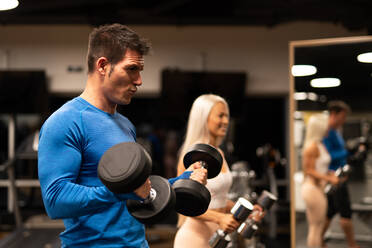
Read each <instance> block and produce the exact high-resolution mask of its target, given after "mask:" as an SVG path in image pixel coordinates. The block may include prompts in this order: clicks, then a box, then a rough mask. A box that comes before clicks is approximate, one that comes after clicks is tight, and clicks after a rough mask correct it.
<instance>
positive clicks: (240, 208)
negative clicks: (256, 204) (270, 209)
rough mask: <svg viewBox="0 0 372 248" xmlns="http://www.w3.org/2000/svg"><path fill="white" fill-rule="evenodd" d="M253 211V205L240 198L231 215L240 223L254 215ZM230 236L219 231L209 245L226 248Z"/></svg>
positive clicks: (213, 247)
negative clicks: (227, 238)
mask: <svg viewBox="0 0 372 248" xmlns="http://www.w3.org/2000/svg"><path fill="white" fill-rule="evenodd" d="M252 211H253V205H252V204H251V203H250V202H249V201H248V200H247V199H245V198H243V197H240V198H239V199H238V200H237V201H236V203H235V204H234V206H233V207H232V208H231V211H230V213H231V214H232V215H233V218H234V219H235V220H236V221H238V222H240V223H241V222H243V221H245V220H246V219H247V218H248V216H249V215H250V214H251V213H252ZM227 235H228V234H227V233H226V232H225V231H223V230H221V229H218V230H217V231H216V232H215V233H214V235H213V236H212V238H211V239H210V240H209V244H210V246H211V247H212V248H224V247H226V246H227V244H228V242H229V241H227V240H226V236H227Z"/></svg>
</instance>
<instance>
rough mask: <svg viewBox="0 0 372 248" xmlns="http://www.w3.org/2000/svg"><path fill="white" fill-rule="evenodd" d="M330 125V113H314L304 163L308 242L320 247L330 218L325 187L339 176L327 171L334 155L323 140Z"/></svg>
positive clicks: (309, 125) (310, 123) (305, 146)
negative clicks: (331, 155)
mask: <svg viewBox="0 0 372 248" xmlns="http://www.w3.org/2000/svg"><path fill="white" fill-rule="evenodd" d="M327 128H328V116H327V115H325V114H314V115H312V116H311V117H310V118H309V120H308V123H307V128H306V135H305V141H304V147H303V151H302V166H303V172H304V176H305V179H304V182H303V184H302V188H301V195H302V198H303V199H304V201H305V204H306V218H307V223H308V234H307V246H308V247H311V248H319V247H321V245H322V229H323V226H324V223H325V220H326V212H327V199H326V196H325V194H324V187H325V185H326V184H327V183H331V184H337V183H338V178H337V177H336V176H334V175H329V174H327V171H328V166H329V164H330V162H331V157H330V155H329V153H328V151H327V150H326V148H325V146H324V145H323V144H322V139H323V137H324V136H325V135H326V132H327Z"/></svg>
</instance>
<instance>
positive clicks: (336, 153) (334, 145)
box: [323, 131, 348, 160]
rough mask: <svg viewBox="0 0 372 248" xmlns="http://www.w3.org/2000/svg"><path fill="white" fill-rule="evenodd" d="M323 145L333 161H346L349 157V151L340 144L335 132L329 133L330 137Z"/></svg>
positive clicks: (325, 139)
mask: <svg viewBox="0 0 372 248" xmlns="http://www.w3.org/2000/svg"><path fill="white" fill-rule="evenodd" d="M323 143H324V145H325V146H326V148H327V150H328V152H329V154H330V155H331V158H332V160H340V159H345V158H346V157H347V156H348V152H347V150H346V149H345V148H344V147H343V144H341V143H340V142H339V140H338V137H337V134H336V133H335V131H332V132H329V135H328V137H327V138H324V139H323Z"/></svg>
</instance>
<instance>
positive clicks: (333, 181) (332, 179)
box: [328, 173, 340, 185]
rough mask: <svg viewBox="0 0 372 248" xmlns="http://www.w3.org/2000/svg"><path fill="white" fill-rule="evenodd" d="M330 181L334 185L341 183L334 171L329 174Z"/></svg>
mask: <svg viewBox="0 0 372 248" xmlns="http://www.w3.org/2000/svg"><path fill="white" fill-rule="evenodd" d="M328 182H330V183H331V184H332V185H337V184H339V183H340V179H339V178H338V177H337V176H335V174H334V173H332V174H329V177H328Z"/></svg>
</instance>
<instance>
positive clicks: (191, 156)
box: [183, 144, 223, 178]
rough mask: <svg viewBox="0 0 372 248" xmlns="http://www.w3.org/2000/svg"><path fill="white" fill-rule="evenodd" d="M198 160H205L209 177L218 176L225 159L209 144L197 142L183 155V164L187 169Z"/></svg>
mask: <svg viewBox="0 0 372 248" xmlns="http://www.w3.org/2000/svg"><path fill="white" fill-rule="evenodd" d="M197 161H204V162H205V163H206V164H207V166H208V168H207V169H208V178H214V177H216V176H217V175H218V174H219V173H220V171H221V168H222V163H223V159H222V156H221V154H220V152H219V151H218V150H217V149H216V148H214V147H213V146H211V145H208V144H195V145H193V146H192V147H191V148H190V149H189V150H188V152H187V153H186V154H185V156H184V157H183V164H184V166H185V168H186V169H187V168H188V167H189V166H190V165H192V164H193V163H195V162H197Z"/></svg>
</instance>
